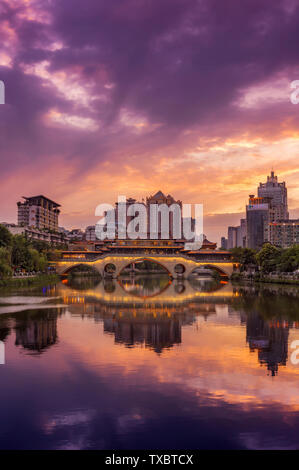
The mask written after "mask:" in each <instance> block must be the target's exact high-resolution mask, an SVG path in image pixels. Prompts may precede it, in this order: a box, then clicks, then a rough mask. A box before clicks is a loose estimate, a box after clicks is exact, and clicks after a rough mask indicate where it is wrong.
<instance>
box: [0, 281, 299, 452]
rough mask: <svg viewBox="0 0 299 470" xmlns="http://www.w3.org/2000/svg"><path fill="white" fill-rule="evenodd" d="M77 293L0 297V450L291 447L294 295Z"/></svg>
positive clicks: (128, 284)
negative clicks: (9, 425) (0, 353)
mask: <svg viewBox="0 0 299 470" xmlns="http://www.w3.org/2000/svg"><path fill="white" fill-rule="evenodd" d="M87 281H88V280H87V279H82V282H81V281H80V279H79V278H76V279H70V280H65V281H64V282H62V283H60V284H58V285H56V286H52V287H49V288H48V289H44V290H43V291H36V292H35V293H34V292H30V295H28V296H24V294H23V293H22V295H18V293H14V296H12V295H4V294H3V295H2V296H0V297H1V298H0V304H1V309H2V310H1V312H2V313H1V315H0V340H1V341H4V342H5V344H6V348H7V354H6V356H7V364H6V365H5V366H0V379H1V388H0V413H1V414H2V415H3V416H4V421H3V420H2V421H0V448H11V447H15V445H16V443H17V442H18V443H19V444H18V445H19V446H20V448H32V447H33V448H133V447H147V448H163V447H176V448H184V447H191V448H192V447H197V448H269V447H270V446H271V447H274V448H286V447H291V448H292V447H296V446H297V436H296V433H295V432H294V430H295V429H296V428H297V426H298V425H299V387H298V378H299V371H298V368H296V366H294V365H293V364H291V363H290V360H289V356H290V352H291V350H290V343H291V341H292V340H294V339H299V334H298V335H297V332H298V328H299V308H298V305H299V299H298V292H297V290H296V289H294V288H281V287H276V286H272V285H271V286H269V287H263V288H262V287H257V286H255V287H242V288H241V287H236V286H232V285H231V284H230V283H217V282H215V281H213V280H212V279H209V278H207V279H204V278H197V279H192V280H191V281H190V282H189V281H173V282H169V279H168V277H165V276H156V275H152V276H150V277H149V276H143V275H139V276H130V275H125V276H123V277H122V278H121V279H120V280H118V281H116V280H112V279H106V280H103V281H101V282H97V283H96V284H95V283H93V282H92V280H90V282H87ZM5 309H6V313H5ZM14 309H15V311H14ZM22 309H23V310H22ZM298 333H299V332H298ZM37 358H38V359H40V360H39V361H37V360H36V359H37ZM31 361H32V362H31ZM33 384H34V386H33ZM24 396H26V397H27V399H26V400H27V401H26V408H25V409H24V407H23V405H22V403H23V397H24ZM6 414H7V419H10V420H11V419H13V422H14V423H15V426H14V429H15V431H14V432H12V431H11V432H10V431H6V428H5V424H3V423H5V416H6ZM265 416H266V419H265V421H264V418H265ZM282 417H284V419H282ZM103 423H105V425H104V424H103ZM178 436H179V437H178ZM282 436H283V437H282Z"/></svg>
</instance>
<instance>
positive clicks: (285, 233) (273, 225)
mask: <svg viewBox="0 0 299 470" xmlns="http://www.w3.org/2000/svg"><path fill="white" fill-rule="evenodd" d="M269 241H270V243H272V244H273V245H275V246H278V247H280V248H289V247H291V246H293V245H296V244H299V219H297V220H291V219H287V220H280V221H278V222H276V221H275V222H270V223H269Z"/></svg>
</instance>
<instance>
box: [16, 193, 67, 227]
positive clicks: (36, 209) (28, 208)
mask: <svg viewBox="0 0 299 470" xmlns="http://www.w3.org/2000/svg"><path fill="white" fill-rule="evenodd" d="M23 199H24V200H25V201H24V202H18V203H17V206H18V225H23V226H28V227H35V228H38V229H40V230H43V229H48V230H52V231H54V232H58V216H59V213H60V210H59V209H58V208H59V207H60V204H57V202H54V201H51V199H48V198H47V197H45V196H42V195H40V196H33V197H23Z"/></svg>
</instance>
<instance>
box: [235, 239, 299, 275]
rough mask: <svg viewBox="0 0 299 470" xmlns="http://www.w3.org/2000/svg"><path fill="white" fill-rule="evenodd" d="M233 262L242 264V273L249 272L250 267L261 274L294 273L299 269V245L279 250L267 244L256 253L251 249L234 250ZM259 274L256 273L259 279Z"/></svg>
mask: <svg viewBox="0 0 299 470" xmlns="http://www.w3.org/2000/svg"><path fill="white" fill-rule="evenodd" d="M231 253H232V255H233V261H235V262H237V263H240V271H241V272H242V271H248V269H249V267H253V268H256V269H257V270H259V271H260V273H261V274H268V273H272V272H282V273H285V272H294V271H296V270H297V269H299V245H295V246H293V247H291V248H286V249H282V248H277V247H276V246H273V245H271V244H270V243H266V244H265V245H264V246H263V248H262V249H261V250H260V251H259V252H256V251H255V250H251V249H250V248H233V249H232V250H231ZM258 277H259V274H258V273H256V276H255V278H256V279H257V278H258Z"/></svg>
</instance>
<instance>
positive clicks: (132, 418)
mask: <svg viewBox="0 0 299 470" xmlns="http://www.w3.org/2000/svg"><path fill="white" fill-rule="evenodd" d="M143 424H145V419H144V418H143V417H142V415H141V414H140V412H137V411H134V410H132V413H131V414H125V415H121V416H118V417H117V427H118V430H119V431H120V432H121V433H122V432H127V430H128V428H132V427H134V426H142V425H143Z"/></svg>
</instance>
